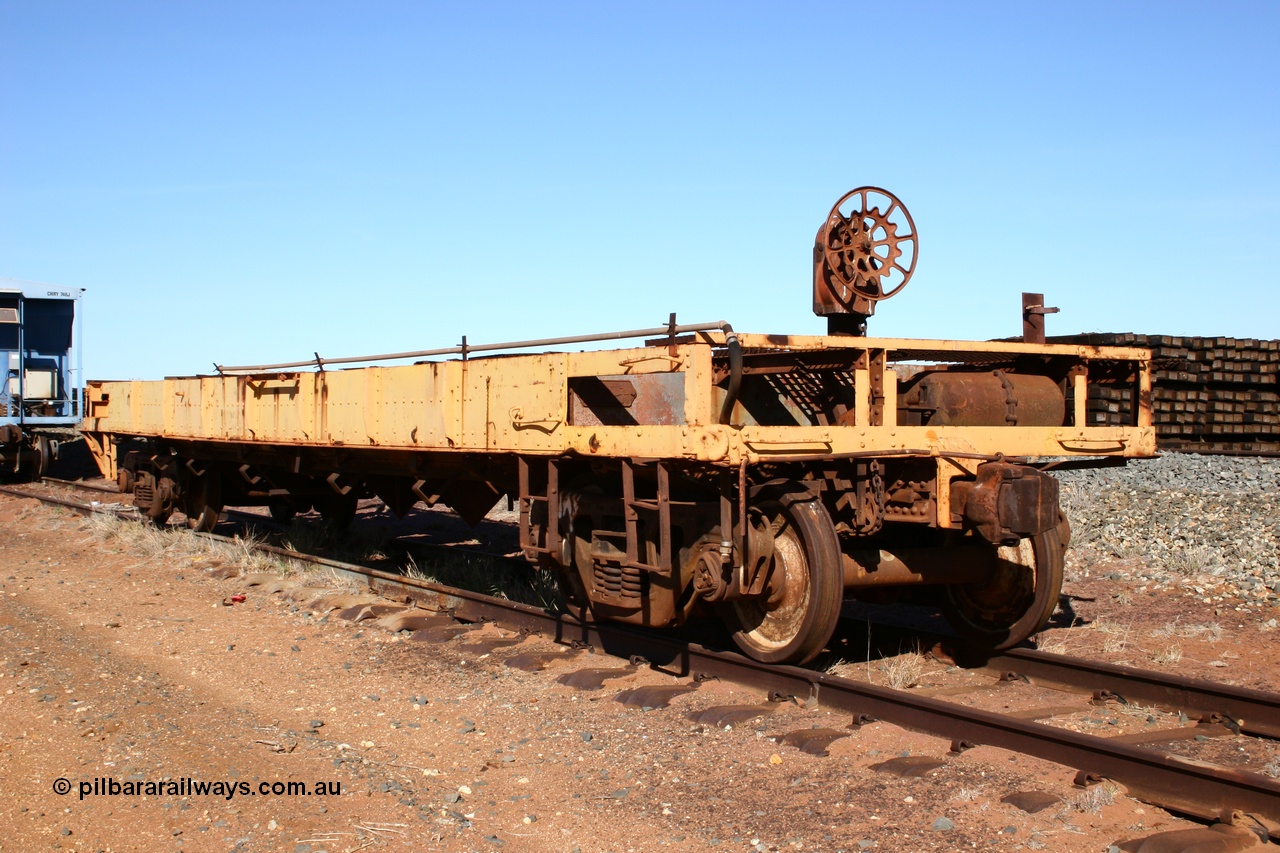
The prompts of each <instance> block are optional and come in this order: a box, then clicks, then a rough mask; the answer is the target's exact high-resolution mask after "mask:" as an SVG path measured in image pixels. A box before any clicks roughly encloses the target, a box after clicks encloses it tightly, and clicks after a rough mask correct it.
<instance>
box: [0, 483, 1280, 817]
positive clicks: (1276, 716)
mask: <svg viewBox="0 0 1280 853" xmlns="http://www.w3.org/2000/svg"><path fill="white" fill-rule="evenodd" d="M54 484H55V485H62V486H69V487H73V488H77V489H81V488H92V487H86V484H82V483H67V482H62V483H57V482H55V483H54ZM94 491H101V492H109V491H110V490H109V489H104V488H97V489H94ZM0 492H3V493H5V494H9V495H14V496H19V497H27V498H35V499H37V500H41V501H44V502H47V503H52V504H56V505H59V506H63V507H67V508H70V509H74V510H76V511H78V512H82V513H85V514H89V513H92V512H95V511H100V510H99V508H95V507H94V506H93V505H91V504H87V503H79V502H76V501H69V500H66V499H64V498H59V497H57V496H53V495H45V494H39V493H36V492H32V491H29V490H25V489H16V488H7V487H0ZM196 535H201V536H209V537H212V538H215V539H225V538H226V537H220V536H216V535H215V534H196ZM255 547H256V548H257V549H259V550H262V551H265V552H268V553H272V554H275V555H278V556H282V557H287V558H289V559H293V560H298V561H305V562H311V563H316V564H319V565H323V566H327V567H329V568H331V569H335V570H337V571H339V572H342V573H346V574H348V575H349V576H351V577H354V578H358V579H359V580H360V581H361V582H362V583H364V584H365V585H366V586H367V588H368V589H369V591H370V592H372V593H375V594H378V595H381V596H383V597H385V598H387V599H389V600H395V601H402V602H403V601H408V600H412V602H414V605H415V606H419V607H424V608H426V609H427V610H430V611H434V612H436V613H438V614H441V615H442V618H443V616H444V615H445V614H447V616H448V617H449V618H451V619H452V620H453V622H452V623H450V624H456V626H457V631H454V632H447V633H446V636H449V637H453V636H456V634H458V633H463V632H465V631H466V630H467V626H470V625H478V624H481V623H484V622H494V623H497V624H498V625H500V626H502V627H505V628H509V629H512V630H516V631H519V632H522V633H529V634H537V635H541V636H543V637H546V638H549V639H551V640H552V641H553V642H555V643H558V644H575V645H585V646H590V647H592V648H594V649H597V650H600V651H603V652H606V653H608V654H610V655H612V656H614V657H617V658H621V659H624V660H627V661H629V663H628V664H627V667H629V668H630V669H631V670H632V671H633V670H634V668H635V667H636V666H639V665H647V666H648V667H650V668H652V669H653V670H655V671H657V672H660V673H663V674H666V675H668V676H670V677H671V679H672V684H671V685H670V686H669V687H665V688H652V687H650V688H640V689H639V690H638V691H624V693H623V694H620V695H619V697H618V698H619V700H620V701H624V702H627V703H630V704H640V705H643V706H645V707H664V706H665V705H666V704H667V703H668V702H669V701H671V699H672V698H674V697H675V696H677V695H680V694H681V693H687V692H692V691H693V690H696V689H697V687H698V685H699V684H700V683H701V682H702V681H704V680H707V679H711V678H715V679H720V680H723V681H726V682H731V683H734V684H738V685H742V686H745V687H748V688H751V689H753V690H756V691H759V692H760V693H761V694H763V695H762V698H767V699H769V700H773V701H774V702H776V700H778V699H787V698H791V699H795V700H796V701H798V702H804V703H812V704H816V705H819V706H821V707H823V708H825V709H827V710H829V711H835V712H843V713H845V714H847V715H848V716H849V719H850V722H849V724H848V726H847V727H843V728H828V729H802V730H798V731H795V732H790V733H788V734H786V735H785V736H782V737H780V738H779V740H780V741H781V742H783V743H786V744H789V745H792V746H795V747H797V748H799V749H802V750H804V751H807V752H812V753H817V754H822V753H823V752H825V750H826V748H827V747H828V746H829V745H830V744H831V743H833V742H834V741H836V740H838V739H839V738H842V737H846V736H849V735H850V734H852V733H854V732H855V731H856V730H857V728H858V727H859V726H861V725H864V724H866V723H867V722H870V721H874V720H881V721H885V722H889V723H893V724H896V725H899V726H902V727H904V728H908V729H911V730H915V731H919V732H924V733H926V734H930V735H934V736H937V737H941V738H944V739H947V740H949V741H950V743H951V748H952V752H953V753H959V752H963V751H964V750H966V749H968V748H970V747H972V746H975V745H987V746H993V747H998V748H1002V749H1007V750H1010V751H1013V752H1017V753H1020V754H1025V755H1028V756H1034V757H1037V758H1042V759H1045V760H1049V761H1053V762H1056V763H1058V764H1061V765H1065V766H1067V767H1071V768H1074V769H1075V770H1076V771H1077V776H1076V781H1077V783H1078V784H1080V785H1089V784H1093V783H1096V782H1099V781H1102V780H1104V779H1105V780H1111V781H1113V782H1116V783H1118V784H1120V785H1121V786H1123V787H1124V789H1125V790H1126V791H1127V792H1128V793H1129V794H1130V795H1131V796H1133V797H1135V798H1137V799H1139V800H1142V801H1144V802H1147V803H1150V804H1153V805H1156V806H1160V807H1162V808H1165V809H1167V810H1170V811H1174V812H1178V813H1181V814H1185V815H1188V816H1191V817H1194V818H1197V819H1200V820H1204V821H1213V820H1218V819H1222V818H1224V817H1225V818H1226V819H1228V820H1230V821H1232V822H1234V823H1236V824H1238V825H1244V826H1248V827H1250V828H1252V829H1254V830H1255V831H1256V832H1258V833H1259V835H1265V836H1270V837H1271V838H1273V839H1280V781H1278V780H1276V779H1273V778H1269V777H1267V776H1265V775H1263V774H1261V773H1258V772H1253V771H1250V770H1247V769H1242V768H1239V767H1231V766H1222V765H1217V764H1210V763H1206V762H1203V761H1200V760H1196V759H1193V758H1188V757H1186V756H1183V755H1179V754H1178V753H1177V752H1176V751H1173V750H1172V749H1171V748H1170V747H1172V746H1176V745H1177V744H1179V743H1187V742H1203V741H1205V740H1207V739H1210V738H1215V739H1216V738H1231V739H1244V738H1269V739H1275V738H1278V737H1280V694H1276V693H1267V692H1262V691H1257V690H1249V689H1243V688H1237V687H1232V686H1229V685H1223V684H1217V683H1212V682H1208V681H1202V680H1197V679H1190V678H1183V677H1178V676H1169V675H1165V674H1162V673H1157V672H1151V671H1146V670H1139V669H1134V668H1129V667H1121V666H1114V665H1109V664H1101V663H1095V662H1092V661H1087V660H1083V659H1079V658H1071V657H1065V656H1061V655H1052V654H1047V653H1044V652H1039V651H1034V650H1028V649H1017V650H1013V651H1010V652H1006V653H1004V654H1000V655H997V656H994V657H991V658H990V659H988V660H987V661H986V662H985V664H984V666H983V668H982V669H983V671H984V672H985V673H987V674H989V675H990V677H989V678H979V679H977V680H976V681H975V682H974V683H973V684H972V685H969V686H967V687H965V688H961V689H942V690H937V691H932V694H931V692H930V691H927V690H925V691H907V690H894V689H891V688H887V687H881V686H877V685H873V684H869V683H865V682H861V681H857V680H853V679H849V678H842V677H838V676H834V675H831V674H828V673H824V672H817V671H814V670H809V669H803V668H799V667H791V666H778V665H766V664H761V663H758V662H755V661H752V660H750V659H747V658H745V657H743V656H742V655H739V654H737V653H733V652H724V651H717V650H714V649H711V648H707V647H704V646H702V645H699V644H697V643H690V642H688V641H686V640H681V639H677V638H673V637H670V636H664V635H660V634H655V633H652V632H645V631H638V630H634V629H630V628H627V627H625V626H622V625H618V624H613V623H595V622H589V621H580V620H577V619H575V618H573V617H572V616H570V615H568V614H565V613H553V612H548V611H546V610H542V609H539V608H535V607H530V606H528V605H522V604H518V603H514V602H510V601H505V600H501V599H496V598H492V597H490V596H486V595H482V594H479V593H475V592H470V591H466V590H461V589H456V588H450V587H443V586H440V585H438V584H434V583H430V582H426V581H421V580H416V579H413V578H408V577H404V576H401V575H397V574H393V573H389V572H385V571H381V570H378V569H373V568H370V567H368V566H362V565H357V564H354V563H348V562H343V561H338V560H331V559H327V558H323V557H317V556H315V555H310V554H305V553H300V552H297V551H293V550H290V549H287V548H281V547H278V546H273V545H267V544H257V545H255ZM516 653H517V652H516V651H515V650H513V651H512V654H513V655H514V654H516ZM510 663H514V660H513V661H509V664H510ZM613 671H614V670H609V669H601V668H593V669H589V670H582V671H580V672H577V673H569V674H567V675H566V676H562V678H561V680H562V681H563V682H564V683H566V684H570V685H571V686H575V687H578V688H580V689H581V688H586V689H600V688H601V687H602V685H603V683H604V681H605V680H607V678H608V674H609V673H610V672H613ZM1019 684H1029V685H1033V686H1035V687H1040V688H1048V689H1051V690H1054V691H1065V692H1067V693H1070V694H1075V695H1074V697H1073V701H1072V704H1068V705H1066V706H1063V705H1058V704H1049V705H1044V706H1042V707H1037V708H1028V709H1023V710H1020V711H1018V712H1015V713H1000V712H993V711H990V710H984V709H982V708H976V707H970V706H968V705H966V704H964V703H963V702H962V701H961V699H962V698H963V697H964V696H965V695H966V694H967V695H970V696H972V695H975V694H977V693H978V692H980V691H989V690H995V691H1000V690H1001V689H1003V688H1004V686H1006V685H1007V686H1016V685H1019ZM628 694H638V695H628ZM1119 702H1127V703H1131V704H1135V705H1141V706H1150V707H1152V708H1159V709H1163V710H1166V711H1171V712H1175V713H1179V714H1180V715H1181V716H1182V717H1183V718H1185V720H1186V725H1183V726H1181V727H1178V728H1174V729H1164V730H1157V731H1152V732H1144V733H1141V734H1136V735H1122V736H1118V737H1100V736H1097V735H1093V734H1085V733H1081V732H1077V731H1072V730H1070V729H1067V728H1063V727H1061V726H1058V725H1052V724H1051V723H1050V722H1049V721H1051V720H1053V719H1054V718H1055V717H1061V716H1062V715H1064V714H1070V713H1075V712H1079V711H1082V710H1086V709H1088V708H1090V707H1097V706H1098V705H1103V704H1107V703H1119ZM770 707H771V705H770V702H765V701H762V702H761V703H760V704H759V705H758V706H726V707H721V708H711V709H706V710H703V711H701V712H699V713H698V714H697V715H696V716H695V717H694V718H695V719H696V720H697V721H698V722H703V723H709V724H713V725H723V724H724V722H723V721H724V720H742V719H750V718H752V717H754V716H760V715H764V714H767V713H769V712H770ZM940 763H941V762H940Z"/></svg>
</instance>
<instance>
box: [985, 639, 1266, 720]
mask: <svg viewBox="0 0 1280 853" xmlns="http://www.w3.org/2000/svg"><path fill="white" fill-rule="evenodd" d="M986 665H987V667H988V668H989V669H992V670H995V671H1000V672H1016V673H1019V674H1021V675H1024V676H1026V677H1027V678H1029V679H1031V680H1032V681H1033V682H1034V683H1036V684H1038V685H1041V686H1044V687H1056V686H1061V687H1066V688H1071V689H1075V690H1087V691H1098V690H1106V691H1109V692H1110V693H1112V694H1114V695H1115V696H1118V697H1123V699H1124V700H1125V701H1127V702H1129V703H1131V704H1136V705H1155V706H1159V707H1163V708H1172V709H1176V710H1180V711H1182V712H1184V713H1185V714H1187V716H1189V717H1192V718H1203V717H1208V716H1209V715H1211V714H1217V715H1220V716H1221V717H1223V718H1226V719H1230V720H1232V721H1234V722H1235V724H1236V725H1237V726H1238V727H1239V729H1240V731H1242V732H1245V733H1246V734H1253V735H1260V736H1262V737H1269V738H1280V695H1277V694H1275V693H1265V692H1263V691H1261V690H1250V689H1248V688H1244V687H1234V686H1231V685H1227V684H1216V683H1213V682H1209V681H1203V680H1201V679H1196V678H1185V677H1183V676H1178V675H1166V674H1164V673H1154V672H1147V671H1145V670H1137V669H1131V668H1129V667H1123V666H1114V665H1112V664H1105V663H1098V662H1095V661H1087V660H1082V659H1080V658H1072V657H1067V656H1065V655H1049V654H1046V653H1044V652H1037V651H1034V650H1031V649H1014V650H1012V651H1008V652H1004V653H1003V654H1001V655H998V656H996V657H993V658H991V659H990V660H989V661H988V662H987V664H986Z"/></svg>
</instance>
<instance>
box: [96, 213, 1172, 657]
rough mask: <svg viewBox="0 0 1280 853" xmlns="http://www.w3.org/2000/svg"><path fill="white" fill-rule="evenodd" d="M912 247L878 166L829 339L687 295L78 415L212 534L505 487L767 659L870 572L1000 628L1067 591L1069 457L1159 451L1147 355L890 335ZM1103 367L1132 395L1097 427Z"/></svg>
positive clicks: (836, 266) (809, 646)
mask: <svg viewBox="0 0 1280 853" xmlns="http://www.w3.org/2000/svg"><path fill="white" fill-rule="evenodd" d="M915 242H916V237H915V233H914V225H913V223H911V222H910V218H909V216H908V215H907V214H906V211H905V209H904V208H902V206H901V204H900V203H899V202H898V201H897V199H895V198H893V197H892V196H891V195H889V194H887V193H884V191H882V190H877V189H874V188H862V189H860V190H855V191H854V192H852V193H849V194H848V195H846V196H845V197H844V198H842V199H841V201H840V202H838V203H837V204H836V206H835V207H834V208H832V211H831V213H830V214H829V216H828V218H827V220H826V222H825V223H824V224H823V226H822V228H821V229H820V230H819V232H818V239H817V243H816V245H815V250H814V270H813V279H814V280H813V286H814V307H815V310H816V311H817V312H818V313H819V314H821V315H823V316H826V317H828V327H829V328H828V334H825V335H782V334H754V333H745V332H739V331H736V330H735V329H733V328H732V327H731V326H730V325H729V324H727V323H724V322H717V323H706V324H691V325H682V324H677V323H676V320H675V317H674V315H673V316H672V317H671V318H670V319H669V322H668V323H667V324H666V325H665V326H655V327H653V328H649V329H636V330H630V331H625V332H614V333H609V334H604V335H583V336H577V337H572V338H560V339H548V340H540V341H524V342H511V343H505V344H493V345H486V346H476V345H468V344H466V342H465V339H464V343H463V344H462V345H460V346H456V347H447V348H442V349H438V350H428V351H422V352H417V353H397V354H391V355H389V356H376V357H370V358H369V359H367V360H380V361H385V360H389V359H391V358H405V359H414V362H413V363H410V364H404V365H399V366H364V367H348V366H347V363H348V362H356V361H359V360H358V359H350V360H346V359H339V360H321V359H319V358H318V357H317V359H315V360H313V361H310V362H299V363H292V364H276V365H256V366H245V367H225V366H224V367H220V368H219V371H218V374H217V375H209V376H195V377H175V378H167V379H163V380H157V381H132V382H110V381H102V382H91V383H89V385H88V389H87V393H86V411H85V419H84V422H83V424H82V432H83V433H84V435H85V436H86V439H87V440H88V442H89V444H90V447H91V449H92V450H93V451H94V454H95V457H96V458H97V460H98V462H99V465H100V467H102V469H103V471H104V474H106V475H107V476H110V477H113V478H115V479H116V480H117V481H118V483H119V484H120V486H121V488H122V490H124V491H126V492H129V493H131V494H132V495H133V499H134V503H135V504H136V505H137V506H138V507H139V508H141V509H142V510H144V511H145V512H146V513H148V514H149V515H150V516H151V517H152V518H153V519H155V520H157V521H165V520H167V519H168V518H169V517H170V515H171V514H172V513H174V512H181V513H183V514H185V516H186V518H187V519H188V523H189V524H190V525H192V526H193V527H197V528H206V529H207V528H209V527H211V526H212V525H213V524H215V523H216V522H217V519H218V513H219V511H220V510H221V509H222V508H223V507H224V506H243V505H265V506H268V507H270V508H271V511H272V514H273V515H274V516H276V517H277V518H280V519H286V518H289V517H291V516H292V514H293V513H295V512H299V511H304V510H311V509H315V510H317V511H318V512H319V513H320V514H321V515H322V516H324V517H325V518H326V519H328V520H331V521H333V522H335V523H339V524H340V523H343V522H344V521H347V520H349V519H350V518H351V516H352V514H353V513H354V511H355V507H356V500H357V498H359V497H361V496H376V497H378V498H380V499H381V500H382V501H383V502H384V503H385V504H386V505H387V506H388V507H389V508H390V509H391V510H393V511H395V512H397V513H402V514H403V513H405V512H407V511H408V510H409V509H410V508H411V507H413V506H414V505H415V504H418V503H424V504H426V505H434V504H437V503H439V504H443V505H445V506H448V507H450V508H452V509H453V510H454V511H456V512H457V513H458V514H459V515H460V516H461V517H462V518H464V519H466V520H468V521H470V522H472V523H475V522H478V521H479V520H480V519H481V518H482V517H483V516H484V515H485V514H486V512H487V511H489V510H490V509H491V508H492V507H493V506H494V505H495V503H496V502H497V501H498V500H499V499H500V498H502V497H503V496H506V497H507V499H508V500H509V501H510V502H511V503H512V505H513V506H518V508H519V515H518V518H519V521H518V523H519V528H520V543H521V547H522V549H523V552H524V554H525V556H526V557H527V558H528V559H529V560H530V561H532V562H533V563H534V564H536V565H537V566H538V567H539V568H540V569H541V570H545V571H549V572H553V573H555V575H556V576H557V578H558V580H559V583H560V588H561V589H562V591H563V592H564V595H565V598H566V600H567V601H568V602H569V603H570V606H572V607H574V608H577V609H581V610H587V611H590V612H591V614H592V615H593V616H594V617H595V618H603V619H612V620H618V621H622V622H627V623H632V624H636V625H643V626H649V627H667V626H678V625H681V624H683V623H686V622H688V621H690V620H694V619H698V618H703V617H706V616H712V617H715V618H719V619H721V620H723V621H724V622H725V623H726V624H727V626H728V627H729V629H730V631H731V632H732V635H733V638H734V640H735V642H736V643H737V644H738V646H739V647H740V648H741V649H742V650H743V651H744V652H745V653H746V654H748V655H750V656H751V657H754V658H756V659H758V660H762V661H767V662H793V663H795V662H805V661H808V660H811V659H812V658H813V657H814V656H816V655H817V654H818V653H819V652H820V651H821V650H822V649H823V647H824V646H825V644H826V643H827V641H828V640H829V639H830V637H831V634H832V632H833V630H834V628H835V624H836V620H837V618H838V616H839V612H840V607H841V603H842V601H843V600H844V599H845V598H846V597H867V598H872V599H879V598H881V597H883V596H885V595H887V594H891V593H892V592H893V591H894V590H900V589H903V588H907V587H916V586H920V585H928V586H931V587H933V588H934V590H935V591H936V592H937V599H938V601H939V603H940V605H941V607H942V609H943V610H944V612H945V613H946V614H947V616H948V618H949V620H950V621H951V622H952V624H953V625H954V626H955V628H956V629H957V631H958V632H959V633H960V634H961V635H962V636H963V637H964V638H965V639H966V640H968V641H969V642H971V643H973V644H976V645H979V646H983V647H986V648H991V649H997V648H1006V647H1009V646H1012V645H1015V644H1017V643H1020V642H1022V641H1023V640H1025V639H1026V638H1028V637H1029V636H1031V635H1032V634H1033V633H1035V632H1036V631H1038V630H1039V629H1040V628H1041V627H1043V625H1044V624H1045V623H1046V622H1047V620H1048V619H1049V617H1050V616H1051V614H1052V612H1053V609H1054V607H1055V605H1056V604H1057V600H1058V594H1059V591H1060V587H1061V582H1062V568H1063V554H1064V551H1065V548H1066V547H1067V544H1068V540H1069V538H1070V526H1069V524H1068V522H1067V519H1065V518H1064V517H1063V515H1062V512H1061V510H1060V508H1059V503H1058V488H1057V481H1056V480H1054V479H1053V477H1052V475H1051V473H1049V471H1050V470H1051V469H1052V468H1053V467H1054V466H1061V465H1069V466H1070V465H1074V466H1083V465H1093V464H1111V463H1116V462H1123V459H1124V458H1126V457H1141V456H1149V455H1152V454H1153V453H1154V451H1155V433H1154V430H1153V428H1152V426H1151V406H1150V398H1151V385H1150V376H1151V372H1150V354H1149V352H1148V351H1147V350H1143V349H1138V348H1127V347H1098V346H1090V345H1066V344H1044V343H1035V342H1033V341H1030V340H1024V341H1009V342H964V341H953V340H914V339H886V338H872V337H866V336H865V324H866V321H867V318H868V317H870V316H871V315H872V313H873V312H874V308H875V305H876V303H877V302H879V301H880V300H882V299H884V298H886V297H887V296H891V295H893V293H895V292H897V290H900V289H901V287H902V286H903V285H905V283H906V280H907V279H908V278H909V277H910V275H911V272H912V271H913V269H914V266H915V256H916V244H915ZM1041 328H1042V327H1041ZM625 339H633V343H631V344H630V345H627V346H617V347H616V348H610V349H599V350H591V349H588V350H578V349H575V347H574V345H576V344H581V343H586V342H592V341H597V342H598V341H607V340H625ZM1104 387H1105V388H1119V387H1123V388H1125V389H1129V390H1130V391H1131V392H1132V393H1131V394H1130V395H1129V400H1130V403H1129V405H1128V408H1127V411H1126V413H1125V414H1124V415H1123V417H1122V418H1120V419H1119V421H1120V422H1118V423H1111V424H1108V425H1104V426H1099V425H1093V424H1090V423H1089V422H1088V419H1087V418H1086V403H1087V401H1088V400H1089V399H1090V398H1091V392H1092V391H1093V389H1096V388H1104ZM1094 396H1096V393H1094ZM140 440H141V441H143V442H145V444H144V445H142V446H141V448H140V449H130V448H131V447H134V448H136V447H137V443H138V442H139V441H140Z"/></svg>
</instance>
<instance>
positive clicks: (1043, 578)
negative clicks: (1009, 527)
mask: <svg viewBox="0 0 1280 853" xmlns="http://www.w3.org/2000/svg"><path fill="white" fill-rule="evenodd" d="M1063 529H1064V525H1063V524H1059V526H1058V527H1055V528H1054V529H1052V530H1048V531H1046V532H1044V533H1041V534H1039V535H1038V536H1032V537H1030V538H1028V539H1022V540H1020V541H1019V542H1018V544H1017V545H1003V546H999V547H993V548H992V558H993V560H994V561H995V564H996V565H995V567H994V571H993V575H992V577H991V579H990V580H988V581H986V582H984V583H981V584H972V583H971V584H950V585H948V586H946V587H944V588H943V594H942V612H943V614H944V615H945V616H946V617H947V621H948V622H950V623H951V627H953V628H955V629H956V632H957V633H958V634H960V636H961V638H962V639H964V640H965V641H967V642H968V643H970V644H971V645H973V646H975V647H977V648H979V649H983V650H990V651H1001V650H1004V649H1009V648H1012V647H1014V646H1016V645H1018V644H1019V643H1021V642H1022V641H1023V640H1026V639H1027V638H1028V637H1030V636H1031V635H1032V634H1035V633H1036V632H1038V631H1039V630H1040V629H1041V628H1043V627H1044V626H1045V625H1046V624H1047V623H1048V622H1049V618H1050V617H1051V616H1053V611H1054V608H1056V607H1057V606H1058V595H1059V593H1061V592H1062V568H1063V562H1064V560H1063V555H1064V552H1065V551H1066V547H1065V546H1064V545H1063V542H1062V536H1063V534H1062V531H1063ZM1068 529H1069V528H1068Z"/></svg>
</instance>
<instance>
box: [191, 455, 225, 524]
mask: <svg viewBox="0 0 1280 853" xmlns="http://www.w3.org/2000/svg"><path fill="white" fill-rule="evenodd" d="M221 492H222V489H221V481H219V480H218V474H217V471H216V470H213V471H209V472H208V473H206V474H205V475H204V476H202V477H199V478H196V479H194V480H192V481H191V483H190V485H189V486H188V494H187V495H186V499H185V500H184V501H183V506H182V511H183V512H184V513H186V516H187V527H189V528H191V529H192V530H194V531H196V532H197V533H212V532H213V529H214V528H215V527H217V526H218V519H219V517H220V516H221V513H222V498H221Z"/></svg>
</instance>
